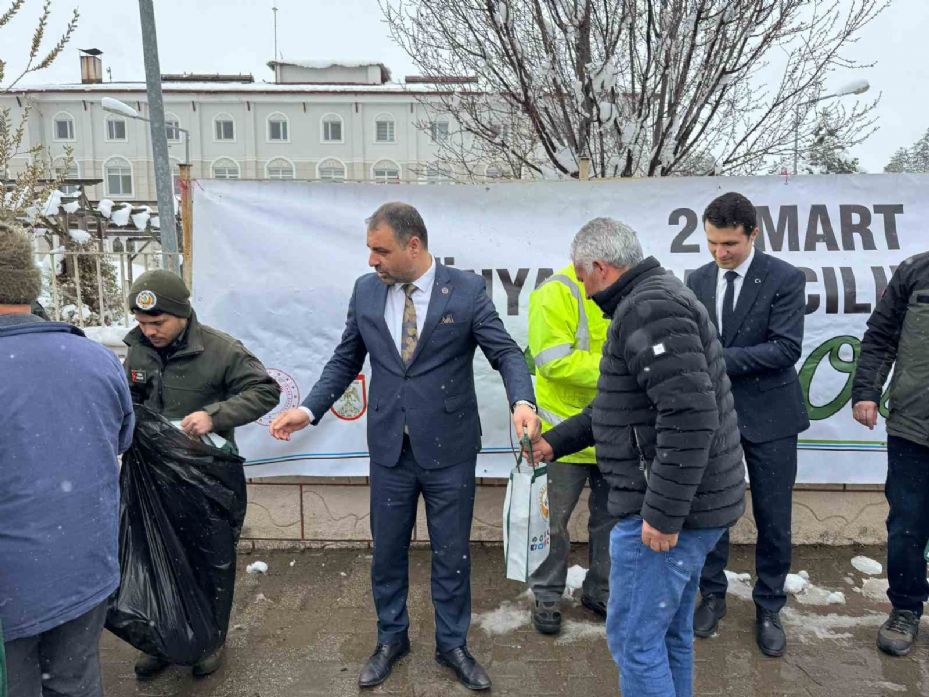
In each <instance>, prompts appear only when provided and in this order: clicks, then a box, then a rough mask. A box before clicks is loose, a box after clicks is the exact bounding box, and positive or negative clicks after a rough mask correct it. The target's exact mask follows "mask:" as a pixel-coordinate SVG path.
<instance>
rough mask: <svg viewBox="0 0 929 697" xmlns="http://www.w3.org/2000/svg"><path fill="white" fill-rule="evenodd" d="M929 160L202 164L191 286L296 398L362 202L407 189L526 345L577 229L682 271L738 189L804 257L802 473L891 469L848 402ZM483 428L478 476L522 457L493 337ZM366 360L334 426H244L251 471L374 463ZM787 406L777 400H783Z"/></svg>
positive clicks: (319, 358)
mask: <svg viewBox="0 0 929 697" xmlns="http://www.w3.org/2000/svg"><path fill="white" fill-rule="evenodd" d="M927 187H929V177H927V176H920V175H838V176H822V177H791V178H785V177H751V178H748V177H746V178H736V177H715V178H702V177H701V178H682V179H642V180H611V181H602V182H573V181H572V182H532V183H528V182H527V183H501V184H497V185H489V186H488V185H473V186H465V185H454V184H448V185H429V186H424V185H414V184H411V185H390V186H388V185H379V184H331V183H310V182H286V181H274V182H270V181H215V180H204V181H199V182H197V184H196V186H194V190H195V197H194V226H195V233H194V258H195V263H194V289H193V290H194V302H195V307H196V309H197V311H198V313H199V315H200V318H201V319H202V320H203V321H204V322H206V323H207V324H210V325H212V326H215V327H217V328H218V329H221V330H223V331H225V332H228V333H230V334H232V335H233V336H235V337H237V338H239V339H241V340H242V341H243V342H244V343H245V345H246V346H248V347H249V348H250V349H251V350H252V351H253V352H255V353H256V354H257V355H258V356H259V357H260V358H261V360H262V361H264V363H265V365H266V366H268V368H269V369H271V371H272V372H273V374H274V375H275V377H276V378H277V379H278V380H279V382H280V383H281V385H282V387H283V392H284V395H283V397H282V404H281V407H282V408H283V407H284V406H293V405H296V404H299V402H300V401H301V400H302V399H303V398H304V397H305V396H306V394H307V392H308V391H309V389H310V388H311V387H312V385H313V383H314V381H315V380H316V379H317V377H318V376H319V374H320V371H321V370H322V367H323V365H324V364H325V362H326V361H327V360H328V358H329V356H330V355H331V354H332V350H333V348H334V347H335V346H336V344H337V343H338V341H339V337H340V335H341V332H342V328H343V326H344V323H345V313H346V310H347V307H348V301H349V296H350V294H351V290H352V286H353V283H354V280H355V278H356V277H357V276H359V275H361V274H364V273H366V272H367V271H368V268H367V250H366V248H365V225H364V219H365V217H367V216H368V215H370V214H371V213H372V212H373V211H374V210H375V209H376V208H377V207H378V206H379V205H380V204H382V203H384V202H385V201H390V200H401V201H406V202H408V203H411V204H413V205H415V206H416V207H417V208H418V209H419V211H420V212H421V213H422V215H423V218H424V219H425V221H426V226H427V228H428V229H429V248H430V250H431V251H432V252H433V254H434V255H435V256H436V257H437V258H439V259H440V260H441V261H442V262H443V263H446V264H449V265H452V266H455V267H457V268H460V269H473V270H474V271H475V272H476V273H478V274H481V275H483V276H484V278H485V279H486V280H487V282H488V287H489V290H490V292H491V294H492V298H493V301H494V304H495V305H496V307H497V310H498V311H499V313H500V316H501V317H502V318H503V321H504V323H505V324H506V327H507V329H508V330H509V332H510V334H511V335H512V336H513V338H514V339H515V340H516V341H517V342H518V343H519V344H520V346H521V347H525V346H526V308H527V303H528V298H529V293H530V292H531V290H532V289H533V288H534V287H535V286H536V285H537V284H538V283H539V282H540V281H542V280H544V279H545V278H547V276H548V275H550V274H551V273H552V272H553V270H554V271H557V270H558V269H560V268H561V267H563V266H564V265H565V264H566V263H567V261H568V256H567V255H568V245H569V243H570V241H571V239H572V237H573V235H574V233H575V232H576V231H577V230H578V229H579V228H580V227H581V225H583V224H584V223H585V222H586V221H588V220H589V219H591V218H594V217H596V216H610V217H614V218H618V219H620V220H623V221H625V222H626V223H629V224H630V225H631V226H632V227H633V228H635V229H636V230H637V231H638V233H639V235H640V237H641V239H642V244H643V246H644V248H645V252H646V254H651V255H654V256H655V257H657V258H658V260H659V261H660V262H661V263H662V264H663V265H664V266H666V267H667V268H670V269H671V270H672V271H674V273H676V274H677V275H678V276H679V277H681V278H683V277H684V274H685V273H686V272H687V271H688V270H693V269H695V268H697V267H699V266H700V265H702V264H704V263H706V262H707V261H709V260H710V257H709V253H708V252H707V249H706V242H705V237H704V234H703V226H702V223H701V215H702V211H703V209H704V208H705V207H706V205H707V204H708V203H709V202H710V201H711V200H712V199H713V198H714V197H715V196H717V195H719V194H720V193H723V192H725V191H739V192H741V193H743V194H745V195H746V196H748V197H749V198H750V199H751V200H752V201H753V202H754V203H755V205H756V206H757V207H759V213H760V215H759V224H760V225H761V228H762V234H761V235H760V240H761V243H762V244H763V248H764V249H765V250H766V251H767V252H769V253H771V254H773V255H775V256H777V257H779V258H781V259H784V260H786V261H788V262H790V263H792V264H794V265H796V266H798V267H803V268H804V269H805V271H806V273H807V278H808V283H807V317H806V332H805V338H804V351H803V356H802V358H801V360H800V362H799V363H798V365H797V368H798V370H799V371H800V375H801V382H802V384H803V387H804V392H805V394H806V395H807V397H808V401H809V403H810V416H811V418H812V419H813V425H812V426H811V428H810V429H809V430H808V431H806V432H805V433H803V434H801V436H800V454H799V467H800V472H799V477H798V481H801V482H839V483H840V482H849V483H875V482H883V481H884V476H885V471H886V469H885V468H886V461H885V460H886V456H885V446H884V441H885V439H886V435H885V432H884V430H883V420H882V421H881V423H880V424H879V425H878V427H877V428H876V429H875V430H874V431H868V430H867V429H864V428H863V427H861V426H859V425H858V424H857V423H856V422H855V421H854V420H853V419H852V418H851V409H850V405H849V400H850V392H851V377H852V372H853V367H854V361H855V358H856V357H857V354H858V350H859V346H860V339H861V336H862V334H863V332H864V329H865V322H866V320H867V318H868V316H869V314H870V312H871V310H872V309H873V306H874V302H875V298H876V297H878V296H879V294H880V292H881V291H882V289H883V288H884V287H885V285H886V283H887V281H888V280H889V278H890V275H891V273H892V270H893V269H894V268H895V267H896V265H897V264H899V263H900V262H901V261H903V260H904V259H905V258H907V257H909V256H911V255H913V254H915V253H917V252H921V251H925V249H926V246H927V245H926V239H927V238H926V233H925V229H924V228H925V224H926V223H925V221H926V220H929V215H927V212H929V211H927V206H929V202H927V197H926V195H925V192H926V191H927ZM475 371H476V384H477V389H478V401H479V404H480V410H481V420H482V423H483V431H484V438H483V443H484V449H483V451H482V453H481V455H480V456H479V457H478V475H479V476H493V477H505V476H507V473H508V472H509V470H510V468H511V467H512V465H513V456H512V450H511V438H510V434H509V417H508V409H507V404H506V398H505V395H504V391H503V386H502V382H501V379H500V377H499V375H498V374H496V373H495V372H493V371H492V370H491V369H490V368H489V366H488V364H487V362H486V360H485V359H484V357H483V355H482V354H481V353H480V351H478V353H477V355H476V358H475ZM369 379H370V374H369V369H368V367H367V366H366V367H365V370H364V373H363V374H362V375H360V376H359V378H358V380H356V382H355V384H353V385H352V387H351V388H350V389H349V391H348V392H347V393H346V395H345V396H343V398H342V399H341V400H340V401H339V403H338V404H337V405H336V407H334V412H333V413H330V414H327V415H326V416H325V418H324V419H323V421H322V423H321V424H320V425H319V426H316V427H313V428H308V429H307V430H305V431H303V432H301V433H299V434H297V435H296V436H295V437H294V439H293V440H292V441H291V442H290V443H286V444H285V443H282V442H278V441H275V440H273V439H272V438H271V437H270V436H269V435H268V433H267V427H266V425H264V424H266V423H267V419H263V420H262V421H263V422H264V423H263V424H256V425H250V426H247V427H244V428H241V429H238V432H237V436H236V438H237V440H238V442H239V445H240V447H241V449H242V452H243V454H244V455H245V456H246V457H247V458H248V460H249V462H248V465H247V467H248V469H247V473H248V475H249V476H252V477H258V476H276V475H287V474H307V475H333V476H339V475H341V476H348V475H364V474H367V469H368V460H367V442H366V432H365V428H366V409H367V386H368V380H369ZM771 418H772V419H776V418H777V414H772V415H771Z"/></svg>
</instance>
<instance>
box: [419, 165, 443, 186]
mask: <svg viewBox="0 0 929 697" xmlns="http://www.w3.org/2000/svg"><path fill="white" fill-rule="evenodd" d="M424 179H425V180H426V182H427V183H429V184H438V183H439V182H447V181H448V173H447V172H446V171H445V170H443V169H441V168H439V167H433V166H432V165H429V166H428V167H426V171H425V173H424Z"/></svg>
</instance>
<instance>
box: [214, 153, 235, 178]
mask: <svg viewBox="0 0 929 697" xmlns="http://www.w3.org/2000/svg"><path fill="white" fill-rule="evenodd" d="M213 178H214V179H238V178H239V165H237V164H236V163H235V162H234V161H233V160H230V159H228V158H225V157H224V158H223V159H221V160H216V162H214V163H213Z"/></svg>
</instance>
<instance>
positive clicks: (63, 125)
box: [52, 111, 74, 142]
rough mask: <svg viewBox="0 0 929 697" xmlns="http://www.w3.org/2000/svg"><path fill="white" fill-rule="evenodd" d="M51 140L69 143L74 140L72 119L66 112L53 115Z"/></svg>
mask: <svg viewBox="0 0 929 697" xmlns="http://www.w3.org/2000/svg"><path fill="white" fill-rule="evenodd" d="M52 127H53V129H54V130H53V131H52V139H53V140H59V141H65V142H70V141H73V140H74V117H73V116H71V114H69V113H68V112H67V111H60V112H58V113H57V114H55V118H54V120H53V126H52Z"/></svg>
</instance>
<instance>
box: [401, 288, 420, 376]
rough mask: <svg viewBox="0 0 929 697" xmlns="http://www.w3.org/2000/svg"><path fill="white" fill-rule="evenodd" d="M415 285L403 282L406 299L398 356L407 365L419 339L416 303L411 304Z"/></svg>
mask: <svg viewBox="0 0 929 697" xmlns="http://www.w3.org/2000/svg"><path fill="white" fill-rule="evenodd" d="M415 290H416V286H414V285H413V284H412V283H404V284H403V293H404V295H406V299H405V300H404V301H403V326H402V327H401V330H400V357H401V358H402V359H403V363H404V365H409V364H410V361H411V360H413V352H414V351H416V342H417V341H419V335H418V332H417V329H416V305H414V304H413V293H414V291H415Z"/></svg>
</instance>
